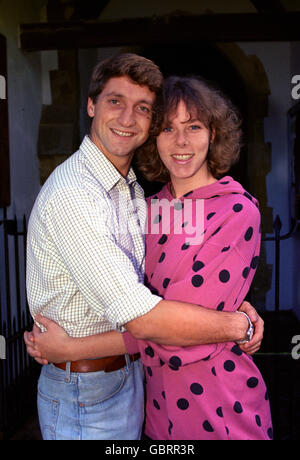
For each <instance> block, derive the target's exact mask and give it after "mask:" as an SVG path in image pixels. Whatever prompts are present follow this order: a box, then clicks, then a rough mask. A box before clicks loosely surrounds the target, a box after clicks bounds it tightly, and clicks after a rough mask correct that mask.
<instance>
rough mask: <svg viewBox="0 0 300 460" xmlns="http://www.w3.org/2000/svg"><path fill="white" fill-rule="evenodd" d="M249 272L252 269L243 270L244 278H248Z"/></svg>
mask: <svg viewBox="0 0 300 460" xmlns="http://www.w3.org/2000/svg"><path fill="white" fill-rule="evenodd" d="M249 271H250V267H245V268H244V270H243V278H245V279H246V278H247V276H248V275H249Z"/></svg>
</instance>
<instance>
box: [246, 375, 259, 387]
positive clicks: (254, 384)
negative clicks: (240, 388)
mask: <svg viewBox="0 0 300 460" xmlns="http://www.w3.org/2000/svg"><path fill="white" fill-rule="evenodd" d="M257 385H258V379H257V378H256V377H250V378H249V379H248V380H247V386H248V387H249V388H255V387H257Z"/></svg>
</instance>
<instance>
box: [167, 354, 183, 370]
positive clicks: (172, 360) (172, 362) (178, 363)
mask: <svg viewBox="0 0 300 460" xmlns="http://www.w3.org/2000/svg"><path fill="white" fill-rule="evenodd" d="M169 363H170V365H171V366H172V368H178V367H179V366H181V365H182V361H181V359H180V358H179V356H171V358H170V359H169Z"/></svg>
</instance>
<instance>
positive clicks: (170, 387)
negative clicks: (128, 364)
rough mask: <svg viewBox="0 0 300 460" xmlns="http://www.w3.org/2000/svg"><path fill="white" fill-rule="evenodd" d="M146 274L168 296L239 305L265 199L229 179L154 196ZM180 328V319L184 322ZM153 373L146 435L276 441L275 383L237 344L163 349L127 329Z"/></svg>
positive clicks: (223, 306)
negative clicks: (271, 392) (271, 387)
mask: <svg viewBox="0 0 300 460" xmlns="http://www.w3.org/2000/svg"><path fill="white" fill-rule="evenodd" d="M148 209H149V216H148V223H149V230H148V234H147V235H146V280H147V284H148V286H149V288H150V289H151V290H152V292H154V293H156V294H157V293H158V294H159V295H160V296H162V297H163V298H164V299H169V300H180V301H184V302H190V303H194V304H198V305H202V306H204V307H206V308H211V309H214V310H223V311H235V310H236V309H237V308H238V307H239V306H240V304H241V303H242V301H243V299H244V298H245V295H246V293H247V291H248V290H249V287H250V284H251V281H252V279H253V276H254V274H255V270H256V268H257V265H258V258H259V249H260V230H259V228H260V214H259V211H258V204H257V201H256V200H255V199H254V198H253V197H251V196H250V195H249V194H248V193H247V192H245V190H244V189H243V188H242V186H241V185H240V184H239V183H237V182H235V181H234V180H233V179H232V178H231V177H229V176H227V177H224V178H223V179H221V180H219V181H217V182H215V183H213V184H210V185H208V186H204V187H200V188H199V189H197V190H194V191H191V192H189V193H187V194H186V195H185V196H183V197H182V198H179V199H174V198H173V196H172V195H171V193H170V188H169V184H168V185H166V186H164V187H163V189H162V190H161V191H160V192H159V193H158V194H157V195H156V196H155V197H152V198H150V199H148ZM178 327H180V324H179V325H178ZM123 336H124V340H125V343H126V346H127V348H128V351H129V352H130V353H134V352H136V351H137V347H138V350H139V351H140V352H141V356H142V360H143V364H144V366H145V374H146V394H147V401H146V425H145V433H146V435H147V436H149V437H150V438H151V439H153V440H178V439H182V440H185V439H186V440H226V439H228V440H268V439H272V420H271V414H270V406H269V400H268V394H267V389H266V386H265V383H264V380H263V378H262V376H261V374H260V372H259V370H258V368H257V367H256V365H255V364H254V362H253V359H252V358H251V357H250V356H248V355H246V354H245V353H243V352H242V351H241V349H240V348H239V347H238V345H236V344H235V343H233V342H230V343H222V344H211V345H199V346H192V347H184V348H183V347H182V348H179V347H172V346H161V345H158V344H155V343H153V342H149V341H148V342H147V341H143V340H139V341H136V340H135V339H134V338H133V337H132V336H131V335H130V334H129V333H125V334H123Z"/></svg>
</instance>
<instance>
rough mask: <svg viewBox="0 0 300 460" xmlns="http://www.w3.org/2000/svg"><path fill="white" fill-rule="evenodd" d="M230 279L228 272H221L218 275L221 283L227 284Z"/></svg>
mask: <svg viewBox="0 0 300 460" xmlns="http://www.w3.org/2000/svg"><path fill="white" fill-rule="evenodd" d="M229 279H230V273H229V271H228V270H221V271H220V273H219V280H220V281H221V282H222V283H227V282H228V281H229Z"/></svg>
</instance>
